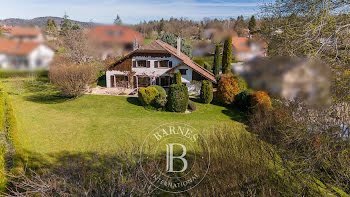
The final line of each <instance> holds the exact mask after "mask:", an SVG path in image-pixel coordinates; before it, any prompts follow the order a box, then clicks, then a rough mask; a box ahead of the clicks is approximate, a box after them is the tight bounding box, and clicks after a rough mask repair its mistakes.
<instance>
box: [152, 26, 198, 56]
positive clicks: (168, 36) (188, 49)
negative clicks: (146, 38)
mask: <svg viewBox="0 0 350 197" xmlns="http://www.w3.org/2000/svg"><path fill="white" fill-rule="evenodd" d="M157 39H158V40H161V41H163V42H165V43H168V44H169V45H171V46H173V47H175V48H176V47H177V37H176V36H175V35H174V34H172V33H167V32H163V33H162V34H160V35H159V36H158V38H157ZM181 52H182V53H184V54H185V55H187V56H188V57H190V58H192V45H190V44H188V43H187V42H186V40H185V39H182V40H181Z"/></svg>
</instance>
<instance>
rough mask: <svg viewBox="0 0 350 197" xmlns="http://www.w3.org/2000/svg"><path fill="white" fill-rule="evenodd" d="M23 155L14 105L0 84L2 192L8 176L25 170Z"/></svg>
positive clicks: (0, 180) (0, 175)
mask: <svg viewBox="0 0 350 197" xmlns="http://www.w3.org/2000/svg"><path fill="white" fill-rule="evenodd" d="M23 155H24V154H23V148H22V145H21V144H20V142H19V140H18V130H17V121H16V117H15V114H14V111H13V108H12V104H11V101H10V99H9V96H8V94H7V92H6V90H5V88H4V86H3V85H2V84H1V83H0V191H4V190H5V189H6V185H7V178H6V174H8V173H11V174H16V173H18V172H19V171H21V170H22V169H23V158H24V157H23Z"/></svg>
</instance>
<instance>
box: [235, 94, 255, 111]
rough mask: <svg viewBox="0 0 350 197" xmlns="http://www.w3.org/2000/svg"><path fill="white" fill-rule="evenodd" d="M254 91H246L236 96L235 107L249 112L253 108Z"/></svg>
mask: <svg viewBox="0 0 350 197" xmlns="http://www.w3.org/2000/svg"><path fill="white" fill-rule="evenodd" d="M252 93H253V91H252V90H244V91H242V92H240V93H239V94H237V95H236V96H235V100H234V102H233V103H234V106H236V107H237V108H239V109H240V110H242V111H244V112H247V111H248V110H249V109H250V107H251V96H252Z"/></svg>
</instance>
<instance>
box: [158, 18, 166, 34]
mask: <svg viewBox="0 0 350 197" xmlns="http://www.w3.org/2000/svg"><path fill="white" fill-rule="evenodd" d="M164 30H165V22H164V19H161V20H160V21H159V28H158V32H159V33H160V32H162V31H164Z"/></svg>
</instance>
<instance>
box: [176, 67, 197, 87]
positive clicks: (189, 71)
mask: <svg viewBox="0 0 350 197" xmlns="http://www.w3.org/2000/svg"><path fill="white" fill-rule="evenodd" d="M180 69H186V70H187V72H186V75H181V81H182V83H186V84H187V83H191V81H192V72H193V69H192V68H190V67H188V66H187V65H182V66H179V67H177V68H175V70H174V71H175V72H180V71H179V70H180Z"/></svg>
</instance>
